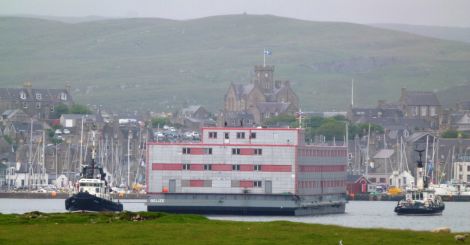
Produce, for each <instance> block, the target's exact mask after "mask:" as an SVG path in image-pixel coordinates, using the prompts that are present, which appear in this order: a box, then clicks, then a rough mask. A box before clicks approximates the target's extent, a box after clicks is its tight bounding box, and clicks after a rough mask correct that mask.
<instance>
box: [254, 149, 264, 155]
mask: <svg viewBox="0 0 470 245" xmlns="http://www.w3.org/2000/svg"><path fill="white" fill-rule="evenodd" d="M254 154H255V155H263V149H254Z"/></svg>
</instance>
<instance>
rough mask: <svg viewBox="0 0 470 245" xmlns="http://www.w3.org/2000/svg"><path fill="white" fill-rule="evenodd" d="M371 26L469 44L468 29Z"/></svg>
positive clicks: (389, 25)
mask: <svg viewBox="0 0 470 245" xmlns="http://www.w3.org/2000/svg"><path fill="white" fill-rule="evenodd" d="M372 26H375V27H379V28H383V29H390V30H395V31H403V32H409V33H413V34H417V35H421V36H425V37H433V38H439V39H444V40H452V41H459V42H466V43H470V28H469V27H466V28H464V27H447V26H417V25H403V24H375V25H372Z"/></svg>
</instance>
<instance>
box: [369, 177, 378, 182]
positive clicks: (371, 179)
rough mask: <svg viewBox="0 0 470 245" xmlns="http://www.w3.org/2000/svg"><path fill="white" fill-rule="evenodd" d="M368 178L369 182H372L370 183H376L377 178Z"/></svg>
mask: <svg viewBox="0 0 470 245" xmlns="http://www.w3.org/2000/svg"><path fill="white" fill-rule="evenodd" d="M369 180H370V182H372V183H376V182H377V179H376V178H370V179H369Z"/></svg>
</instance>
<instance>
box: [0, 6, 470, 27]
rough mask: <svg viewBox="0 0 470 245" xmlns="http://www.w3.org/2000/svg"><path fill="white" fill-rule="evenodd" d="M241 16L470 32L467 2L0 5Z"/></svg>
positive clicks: (111, 13)
mask: <svg viewBox="0 0 470 245" xmlns="http://www.w3.org/2000/svg"><path fill="white" fill-rule="evenodd" d="M244 12H246V13H248V14H272V15H278V16H286V17H292V18H298V19H305V20H318V21H344V22H354V23H365V24H370V23H402V24H413V25H439V26H461V27H470V0H323V1H319V0H0V15H47V16H65V17H85V16H103V17H161V18H169V19H193V18H199V17H205V16H213V15H225V14H240V13H244Z"/></svg>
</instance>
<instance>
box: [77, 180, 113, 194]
mask: <svg viewBox="0 0 470 245" xmlns="http://www.w3.org/2000/svg"><path fill="white" fill-rule="evenodd" d="M78 184H79V191H80V192H88V193H89V194H90V195H95V196H101V195H105V194H106V185H105V182H104V181H103V180H100V179H81V180H80V181H79V182H78Z"/></svg>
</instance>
